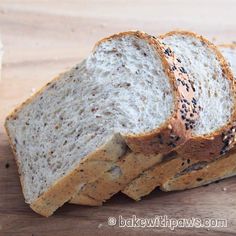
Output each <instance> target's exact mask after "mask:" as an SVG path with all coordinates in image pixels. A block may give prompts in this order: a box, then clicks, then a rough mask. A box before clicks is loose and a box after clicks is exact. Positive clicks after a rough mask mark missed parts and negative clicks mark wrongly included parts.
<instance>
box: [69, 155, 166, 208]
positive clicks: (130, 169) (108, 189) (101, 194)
mask: <svg viewBox="0 0 236 236" xmlns="http://www.w3.org/2000/svg"><path fill="white" fill-rule="evenodd" d="M162 159H163V155H162V154H159V155H156V154H154V155H150V156H146V155H144V154H140V153H133V152H129V153H127V154H126V155H124V156H123V157H122V158H120V160H119V161H118V162H117V163H115V164H114V166H113V167H112V168H111V170H109V171H107V172H105V173H104V174H103V175H102V176H100V177H99V178H98V179H97V180H96V181H94V182H92V183H89V184H86V185H84V186H83V188H82V189H81V190H80V191H79V192H78V193H77V194H75V195H74V196H73V198H72V199H71V201H70V203H74V204H81V205H89V206H96V205H98V206H99V205H102V204H103V203H104V202H105V201H106V200H108V199H109V198H111V197H112V196H113V195H114V194H115V193H117V192H118V191H120V190H122V189H124V187H125V186H126V185H127V184H128V183H129V182H130V181H131V180H133V179H134V178H135V177H137V176H138V175H139V174H140V173H141V172H142V171H145V170H146V169H148V168H149V167H151V166H153V165H154V164H156V163H159V162H161V161H162ZM115 168H116V170H117V172H118V173H115V174H113V172H112V171H113V170H114V169H115ZM91 198H93V199H96V201H97V204H96V205H95V202H94V201H93V202H91V200H90V199H91Z"/></svg>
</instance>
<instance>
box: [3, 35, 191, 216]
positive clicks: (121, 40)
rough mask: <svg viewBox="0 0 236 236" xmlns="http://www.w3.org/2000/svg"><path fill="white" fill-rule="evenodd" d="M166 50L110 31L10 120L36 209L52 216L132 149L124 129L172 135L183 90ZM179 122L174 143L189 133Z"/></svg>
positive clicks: (26, 187)
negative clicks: (89, 51) (82, 60)
mask: <svg viewBox="0 0 236 236" xmlns="http://www.w3.org/2000/svg"><path fill="white" fill-rule="evenodd" d="M163 55H164V54H163V53H162V51H161V49H160V46H159V44H158V42H157V41H156V40H155V39H153V38H151V37H150V36H148V35H146V34H144V33H140V32H125V33H120V34H118V35H115V36H111V37H110V38H107V39H104V40H102V41H101V42H99V43H98V44H97V45H96V47H95V49H94V51H93V53H92V54H91V55H90V56H89V57H88V59H87V60H85V61H84V62H82V63H81V64H79V65H77V66H76V67H75V68H73V69H72V70H71V71H69V72H66V73H64V74H62V75H60V76H59V78H58V79H56V80H53V81H52V82H51V83H50V84H49V85H47V86H46V87H45V88H43V89H42V90H41V91H39V92H38V93H36V94H35V95H34V96H33V97H31V98H30V99H29V100H27V101H26V102H25V103H24V104H23V105H21V106H20V107H19V108H17V109H16V110H15V111H14V112H13V113H12V114H11V115H9V116H8V117H7V119H6V123H5V127H6V130H7V133H8V135H9V137H10V142H11V145H12V148H13V151H14V152H15V155H16V161H17V164H18V169H19V173H20V176H21V184H22V188H23V193H24V196H25V200H26V202H27V203H30V204H31V208H32V209H33V210H35V211H36V212H38V213H39V214H42V215H45V216H49V215H51V214H52V213H53V212H54V211H55V210H56V209H57V208H58V207H60V206H61V205H63V203H65V202H66V201H68V200H69V199H70V198H71V197H72V195H73V194H74V193H75V192H77V191H79V189H80V188H82V187H83V185H84V184H85V183H89V182H92V181H94V180H95V179H96V178H98V177H99V174H102V173H104V172H105V171H106V170H109V169H110V168H111V167H112V164H113V163H114V162H116V161H117V160H118V159H119V157H121V156H122V155H123V154H124V153H125V152H126V150H127V146H126V145H125V143H124V140H123V137H122V136H120V135H119V133H121V134H122V135H124V136H131V137H132V138H133V139H135V140H139V138H142V139H144V137H146V135H147V136H148V138H149V141H150V142H151V141H152V138H151V137H152V136H154V137H155V135H158V134H159V132H162V131H163V130H164V133H165V135H166V136H167V134H168V135H169V133H170V134H171V135H172V136H168V137H169V138H172V139H173V135H175V134H176V133H175V132H173V130H172V126H171V127H170V126H169V123H168V122H167V120H169V119H172V117H173V116H175V117H176V111H177V106H178V104H177V99H179V97H180V93H179V91H178V89H177V86H176V84H175V81H174V78H175V77H174V76H175V75H174V74H173V73H171V72H169V71H170V69H169V67H168V66H169V64H168V63H169V61H168V60H167V59H165V57H164V56H163ZM169 57H172V55H171V56H169ZM169 60H171V59H170V58H169ZM170 75H171V76H170ZM170 77H171V78H170ZM180 77H181V75H180ZM190 98H191V96H190ZM160 111H161V112H160ZM157 114H158V115H157ZM172 121H173V120H172ZM177 121H178V122H176V124H178V126H177V125H176V129H177V130H179V133H178V132H177V134H178V135H180V136H174V137H179V138H178V140H174V141H175V143H174V141H173V140H172V141H173V142H172V143H173V144H175V145H177V144H178V143H182V142H183V141H184V140H185V138H186V137H183V136H184V134H185V131H184V130H183V129H182V126H183V125H182V123H181V122H180V120H177ZM163 123H164V124H163ZM181 125H182V126H181ZM160 127H161V128H162V129H159V128H160ZM174 128H175V127H174ZM153 129H154V131H155V132H153ZM166 130H168V132H167V131H166ZM174 131H175V130H174ZM172 132H173V133H172ZM116 133H118V134H117V135H115V134H116ZM140 133H141V134H140ZM186 133H187V132H186ZM136 134H137V135H136ZM182 134H183V136H182ZM158 140H159V139H158ZM165 141H166V140H165ZM155 142H157V141H155ZM129 144H131V142H129ZM161 145H162V143H161ZM164 145H166V146H167V147H168V148H169V149H172V148H173V147H172V146H170V145H169V144H168V142H167V141H166V142H165V143H164ZM136 146H137V143H136ZM168 148H167V149H168Z"/></svg>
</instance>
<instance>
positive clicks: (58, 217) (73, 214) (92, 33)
mask: <svg viewBox="0 0 236 236" xmlns="http://www.w3.org/2000/svg"><path fill="white" fill-rule="evenodd" d="M235 12H236V2H235V1H232V0H231V1H230V0H228V1H226V0H225V1H220V0H216V1H204V0H199V1H188V0H181V1H174V0H159V1H155V0H140V1H137V0H131V1H126V0H121V1H108V0H101V1H95V0H92V1H83V0H79V1H56V0H52V1H50V2H49V1H46V0H44V1H40V0H37V1H33V0H24V1H17V0H11V1H5V0H1V1H0V32H1V35H2V41H3V43H4V46H5V54H4V65H3V73H2V81H1V82H0V236H5V235H14V236H15V235H22V236H27V235H30V236H32V235H34V236H38V235H39V236H41V235H48V236H49V235H50V236H51V235H53V234H56V235H57V236H58V235H71V236H75V235H76V236H77V235H144V234H147V235H154V234H155V235H156V234H158V233H159V234H160V235H173V234H175V235H202V234H206V235H235V234H236V201H235V199H236V178H230V179H227V180H224V181H221V182H220V183H214V184H212V185H210V186H207V187H201V188H197V189H194V190H189V191H184V192H173V193H162V192H160V191H158V190H156V191H154V192H153V193H152V194H150V196H148V197H146V198H144V199H143V200H142V201H141V202H137V203H136V202H134V201H132V200H130V199H129V198H128V197H126V196H124V195H122V194H118V195H116V196H114V197H113V198H112V199H111V200H110V201H109V202H108V203H106V204H105V205H104V206H103V207H86V206H76V205H69V204H66V205H65V206H63V207H62V208H61V209H59V210H58V211H57V212H56V214H55V215H54V216H52V217H50V218H43V217H41V216H39V215H37V214H36V213H34V212H33V211H32V210H31V209H30V208H29V207H28V205H26V204H25V203H24V198H23V195H22V192H21V188H20V184H19V177H18V174H17V169H16V165H15V162H14V158H13V155H12V152H11V150H10V147H9V144H8V142H7V138H6V134H5V131H4V129H3V122H4V118H5V117H6V114H7V113H8V112H9V111H10V110H12V108H13V107H14V106H16V105H17V104H18V103H20V102H22V101H24V100H25V99H26V98H27V97H28V96H29V95H30V94H31V93H32V92H34V91H35V89H38V88H40V87H41V86H42V85H43V84H45V83H46V82H47V81H49V80H50V79H51V78H52V77H54V76H55V75H57V74H58V73H59V72H61V71H63V70H66V69H68V68H69V67H71V66H73V65H74V64H75V63H77V62H79V61H80V60H81V59H82V58H83V57H85V56H86V54H87V53H88V52H89V51H90V50H91V48H92V46H93V44H94V43H95V42H96V41H97V40H98V39H100V38H102V37H104V36H107V35H109V34H112V33H114V32H118V31H124V30H128V29H141V30H144V31H147V32H149V33H151V34H153V35H158V34H160V33H164V32H166V31H168V30H172V29H176V28H184V29H190V30H193V31H197V32H199V33H201V34H204V35H206V36H207V37H208V38H209V39H212V40H215V41H216V42H217V43H229V42H231V41H233V40H234V39H236V19H235ZM119 215H121V216H123V217H131V216H132V215H136V216H137V217H143V218H145V217H147V218H150V217H154V216H155V215H159V216H164V215H167V216H168V217H169V218H177V219H179V218H191V217H196V218H201V219H204V218H216V219H218V218H220V219H222V218H223V219H227V221H228V227H227V228H200V229H198V228H177V229H175V230H174V231H172V230H170V229H168V228H148V227H146V228H122V227H118V226H117V225H116V226H109V225H108V223H107V222H108V218H109V217H116V218H118V216H119Z"/></svg>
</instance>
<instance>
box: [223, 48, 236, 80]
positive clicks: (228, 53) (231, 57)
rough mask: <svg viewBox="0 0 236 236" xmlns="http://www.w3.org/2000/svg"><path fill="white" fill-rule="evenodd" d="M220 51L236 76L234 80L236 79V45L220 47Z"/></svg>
mask: <svg viewBox="0 0 236 236" xmlns="http://www.w3.org/2000/svg"><path fill="white" fill-rule="evenodd" d="M219 49H220V51H221V53H222V54H223V56H224V57H225V58H226V60H227V62H228V63H229V65H230V67H231V69H232V71H233V74H234V79H236V45H235V44H228V45H220V46H219Z"/></svg>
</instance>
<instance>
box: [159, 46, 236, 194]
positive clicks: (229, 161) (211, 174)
mask: <svg viewBox="0 0 236 236" xmlns="http://www.w3.org/2000/svg"><path fill="white" fill-rule="evenodd" d="M219 49H220V51H221V52H222V54H223V55H224V57H225V58H226V59H227V61H228V62H229V64H230V66H231V68H232V71H233V73H234V75H236V46H235V45H234V44H231V45H222V46H219ZM234 77H235V79H236V76H234ZM234 175H236V154H235V151H234V150H233V151H231V152H230V153H229V154H227V155H224V156H222V157H221V158H220V159H218V160H215V161H211V162H210V163H207V162H199V163H195V164H192V165H189V166H188V167H187V168H185V169H183V170H182V171H179V172H176V173H175V174H174V175H173V176H172V177H171V178H169V179H166V181H163V182H162V185H161V189H162V190H163V191H174V190H184V189H191V188H195V187H199V186H202V185H206V184H209V183H212V182H214V181H218V180H221V179H224V178H227V177H231V176H234Z"/></svg>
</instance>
